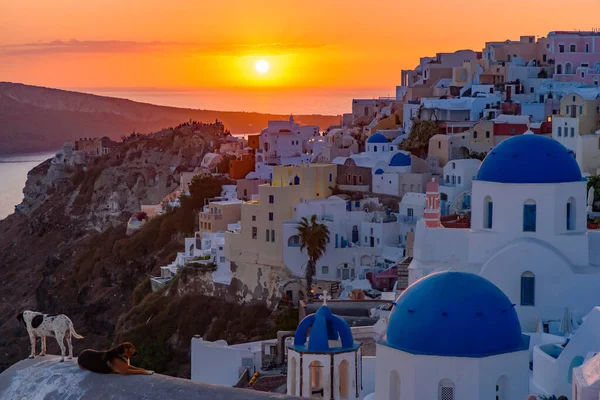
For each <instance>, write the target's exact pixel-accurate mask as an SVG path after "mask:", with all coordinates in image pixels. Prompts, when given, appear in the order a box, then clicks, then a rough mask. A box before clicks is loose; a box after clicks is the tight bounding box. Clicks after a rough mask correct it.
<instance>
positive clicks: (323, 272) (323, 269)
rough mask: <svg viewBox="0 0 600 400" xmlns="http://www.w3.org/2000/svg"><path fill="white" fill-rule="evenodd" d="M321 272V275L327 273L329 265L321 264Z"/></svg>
mask: <svg viewBox="0 0 600 400" xmlns="http://www.w3.org/2000/svg"><path fill="white" fill-rule="evenodd" d="M321 274H322V275H329V267H328V266H327V265H323V266H322V267H321Z"/></svg>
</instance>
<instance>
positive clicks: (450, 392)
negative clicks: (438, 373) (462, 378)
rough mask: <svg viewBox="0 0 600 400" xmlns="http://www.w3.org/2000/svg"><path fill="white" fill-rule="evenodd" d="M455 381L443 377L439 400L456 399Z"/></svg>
mask: <svg viewBox="0 0 600 400" xmlns="http://www.w3.org/2000/svg"><path fill="white" fill-rule="evenodd" d="M454 391H455V388H454V382H452V381H451V380H450V379H442V380H441V381H440V384H439V391H438V400H454Z"/></svg>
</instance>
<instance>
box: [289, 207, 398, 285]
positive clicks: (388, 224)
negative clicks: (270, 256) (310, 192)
mask: <svg viewBox="0 0 600 400" xmlns="http://www.w3.org/2000/svg"><path fill="white" fill-rule="evenodd" d="M349 206H350V208H351V206H352V203H350V204H349V203H348V202H347V201H346V200H344V199H342V198H340V197H338V196H331V197H329V198H327V199H323V200H311V201H305V202H301V203H298V204H296V205H294V209H293V219H291V220H288V221H284V223H283V238H284V242H283V260H284V264H285V265H286V266H287V268H288V269H289V270H290V271H292V273H293V274H294V275H296V276H298V277H303V276H304V275H305V268H306V265H307V262H308V255H307V253H306V251H302V252H301V251H300V246H301V243H300V237H299V236H298V232H297V227H298V223H299V222H300V220H301V219H302V218H303V217H305V218H307V219H309V220H310V218H311V216H312V215H316V216H317V217H318V220H319V222H320V223H322V224H324V225H326V226H327V228H328V229H329V243H328V245H327V250H326V252H325V253H324V254H323V256H322V257H321V258H320V259H319V260H318V262H317V266H316V271H317V274H316V278H317V279H323V280H348V279H354V278H355V277H357V276H360V277H363V278H364V274H365V273H366V272H372V271H379V270H382V269H385V268H388V267H390V266H392V265H394V264H395V263H396V262H398V261H399V260H401V259H402V256H403V254H404V247H402V246H401V245H400V241H399V234H400V222H399V221H398V218H397V217H396V216H395V215H393V214H391V215H388V214H387V213H386V212H385V211H378V209H379V208H382V207H381V206H380V205H377V204H376V203H374V202H373V201H372V200H371V201H368V202H365V203H364V204H363V208H361V209H359V210H358V211H348V208H349ZM367 207H369V208H370V209H371V210H370V211H369V212H366V211H363V210H364V209H368V208H367Z"/></svg>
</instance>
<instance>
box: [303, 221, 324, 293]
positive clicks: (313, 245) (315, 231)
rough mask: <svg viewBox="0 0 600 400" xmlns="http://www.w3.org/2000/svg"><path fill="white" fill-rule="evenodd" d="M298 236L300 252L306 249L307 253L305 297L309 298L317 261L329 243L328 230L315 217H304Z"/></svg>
mask: <svg viewBox="0 0 600 400" xmlns="http://www.w3.org/2000/svg"><path fill="white" fill-rule="evenodd" d="M296 229H298V236H300V243H301V246H300V251H303V250H304V249H306V252H307V253H308V264H307V265H306V296H307V297H308V296H310V293H311V290H312V281H313V277H314V276H315V273H316V267H317V261H318V260H319V258H321V256H323V254H324V253H325V250H326V249H327V243H328V242H329V229H328V228H327V226H326V225H324V224H321V223H319V222H317V216H316V215H313V216H312V217H310V221H309V220H308V219H307V218H306V217H302V220H301V221H300V223H299V224H298V227H297V228H296Z"/></svg>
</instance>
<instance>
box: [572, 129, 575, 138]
mask: <svg viewBox="0 0 600 400" xmlns="http://www.w3.org/2000/svg"><path fill="white" fill-rule="evenodd" d="M574 136H575V128H571V137H574Z"/></svg>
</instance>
